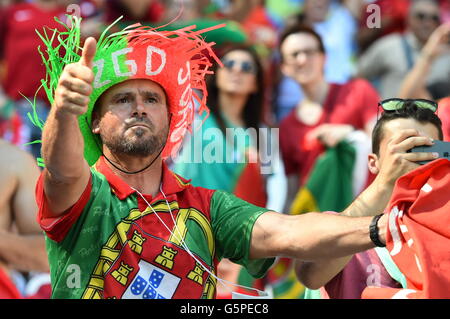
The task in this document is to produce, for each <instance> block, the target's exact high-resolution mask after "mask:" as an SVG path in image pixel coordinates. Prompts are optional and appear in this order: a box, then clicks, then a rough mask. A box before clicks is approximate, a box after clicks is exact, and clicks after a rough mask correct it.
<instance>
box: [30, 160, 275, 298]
mask: <svg viewBox="0 0 450 319" xmlns="http://www.w3.org/2000/svg"><path fill="white" fill-rule="evenodd" d="M161 190H162V192H159V193H158V195H157V196H155V197H152V196H150V195H145V194H143V195H140V194H137V193H136V191H135V190H134V189H132V188H131V187H130V186H129V185H128V184H126V183H125V182H124V181H123V180H122V179H121V178H119V177H118V176H117V175H115V174H114V173H113V172H112V171H111V169H110V168H109V167H108V165H107V164H106V162H105V159H104V158H103V157H101V158H100V159H99V161H98V162H97V163H96V164H95V165H94V166H93V167H92V168H91V178H90V181H89V183H88V185H87V187H86V189H85V191H84V192H83V194H82V195H81V197H80V199H79V200H78V201H77V202H76V203H75V204H74V205H73V206H72V207H71V208H70V209H69V210H68V211H67V212H65V213H64V214H63V215H62V216H61V217H57V218H54V217H51V216H52V214H51V212H50V210H49V207H48V203H47V199H46V197H45V193H44V189H43V175H41V177H40V179H39V181H38V184H37V187H36V198H37V202H38V206H39V214H38V221H39V223H40V225H41V227H42V229H43V230H44V231H45V233H46V237H47V238H46V242H47V253H48V257H49V263H50V272H51V281H52V291H53V293H52V297H53V298H85V299H99V298H113V299H115V298H142V299H169V298H187V299H191V298H214V297H215V291H216V284H217V281H216V279H215V274H216V271H217V264H218V262H219V261H220V260H221V259H222V258H229V259H231V260H232V261H233V262H235V263H238V264H241V265H243V266H244V267H246V268H247V269H248V271H249V272H250V273H251V274H252V275H253V276H255V277H261V276H263V275H264V274H265V272H266V270H267V269H268V268H269V267H270V265H271V264H272V262H273V259H258V260H250V259H249V251H250V240H251V233H252V228H253V225H254V223H255V221H256V219H257V218H258V217H259V216H260V215H261V214H263V213H265V212H266V211H267V210H266V209H264V208H260V207H257V206H254V205H251V204H249V203H247V202H245V201H243V200H240V199H238V198H237V197H235V196H234V195H231V194H229V193H226V192H223V191H214V190H209V189H205V188H201V187H194V186H192V185H191V184H189V182H188V181H186V180H185V179H183V178H181V177H180V176H178V175H176V174H175V173H173V172H171V171H170V170H169V169H168V168H167V167H166V165H165V164H164V163H163V172H162V184H161Z"/></svg>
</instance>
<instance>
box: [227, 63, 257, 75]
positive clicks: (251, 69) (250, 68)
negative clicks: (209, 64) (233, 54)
mask: <svg viewBox="0 0 450 319" xmlns="http://www.w3.org/2000/svg"><path fill="white" fill-rule="evenodd" d="M222 63H223V66H224V68H226V69H227V70H232V69H233V67H234V66H235V65H239V64H240V69H239V70H240V71H242V72H244V73H252V74H255V73H256V67H255V65H254V64H253V63H252V62H249V61H243V62H239V61H235V60H223V61H222Z"/></svg>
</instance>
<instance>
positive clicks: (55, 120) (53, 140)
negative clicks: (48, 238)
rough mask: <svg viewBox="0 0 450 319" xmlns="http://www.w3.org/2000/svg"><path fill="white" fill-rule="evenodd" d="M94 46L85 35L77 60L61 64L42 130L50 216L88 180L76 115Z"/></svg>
mask: <svg viewBox="0 0 450 319" xmlns="http://www.w3.org/2000/svg"><path fill="white" fill-rule="evenodd" d="M95 50H96V42H95V39H93V38H88V39H87V40H86V42H85V45H84V48H83V53H82V57H81V60H80V61H79V62H77V63H73V64H69V65H67V66H66V67H65V68H64V70H63V73H62V75H61V77H60V79H59V82H58V86H57V88H56V90H55V102H54V105H53V106H52V109H51V111H50V114H49V116H48V119H47V122H46V124H45V127H44V131H43V133H42V157H43V159H44V162H45V170H44V173H43V174H44V191H45V195H46V197H47V199H48V201H47V202H48V205H49V209H50V211H51V212H52V214H54V216H52V217H56V216H59V215H62V214H63V213H64V212H65V211H66V210H67V209H69V208H70V207H72V206H73V205H74V204H75V203H76V201H77V200H78V199H79V198H80V196H81V194H82V193H83V191H84V190H85V188H86V185H87V184H88V182H89V178H90V170H89V165H88V164H87V162H86V160H85V159H84V155H83V152H84V142H83V137H82V134H81V132H80V129H79V126H78V116H79V115H81V114H84V113H85V112H86V110H87V107H88V103H89V95H90V94H91V92H92V81H93V79H94V75H93V72H92V70H91V68H92V61H93V59H94V56H95Z"/></svg>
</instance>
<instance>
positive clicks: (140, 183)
mask: <svg viewBox="0 0 450 319" xmlns="http://www.w3.org/2000/svg"><path fill="white" fill-rule="evenodd" d="M108 153H109V152H107V151H105V156H106V157H107V158H108V160H109V161H111V162H113V163H114V165H115V166H117V167H119V168H120V169H122V170H123V171H126V172H137V171H139V170H141V169H143V168H145V167H146V166H147V165H149V164H150V163H151V162H152V161H153V160H154V162H153V164H151V165H150V166H149V167H148V168H146V169H145V170H143V171H142V172H139V173H136V174H127V173H125V172H123V171H121V170H120V169H118V168H117V167H115V166H114V165H112V164H111V163H110V162H109V161H106V163H107V165H108V167H109V168H110V169H111V170H112V171H113V172H114V174H116V175H117V176H119V177H120V178H121V179H122V180H123V181H124V182H126V183H127V184H128V185H129V186H131V187H132V188H134V189H136V190H138V191H139V192H140V193H143V194H147V195H152V196H153V197H154V196H156V195H157V194H158V192H159V186H160V184H161V180H162V165H163V163H162V158H161V154H159V155H158V158H156V159H155V158H154V157H153V156H148V157H136V156H127V155H120V156H119V155H117V154H111V153H109V154H108Z"/></svg>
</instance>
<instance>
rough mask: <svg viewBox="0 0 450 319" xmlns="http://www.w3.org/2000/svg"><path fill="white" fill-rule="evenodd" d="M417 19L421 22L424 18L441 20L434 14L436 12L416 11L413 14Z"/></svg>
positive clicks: (438, 21) (437, 21) (435, 20)
mask: <svg viewBox="0 0 450 319" xmlns="http://www.w3.org/2000/svg"><path fill="white" fill-rule="evenodd" d="M414 16H415V17H416V18H417V19H419V20H420V21H421V22H423V21H425V20H431V21H433V22H435V23H440V22H441V18H440V17H439V16H438V15H436V14H426V13H423V12H417V13H416V14H415V15H414Z"/></svg>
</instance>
